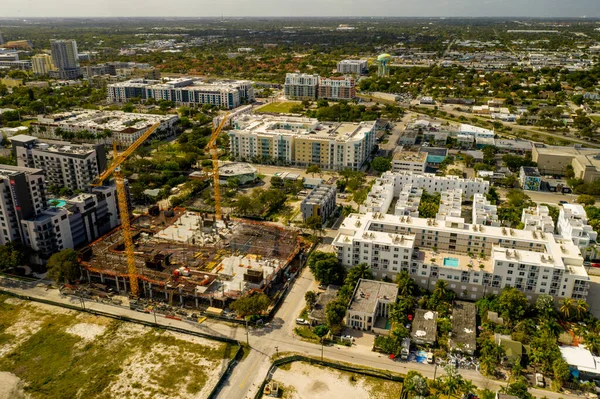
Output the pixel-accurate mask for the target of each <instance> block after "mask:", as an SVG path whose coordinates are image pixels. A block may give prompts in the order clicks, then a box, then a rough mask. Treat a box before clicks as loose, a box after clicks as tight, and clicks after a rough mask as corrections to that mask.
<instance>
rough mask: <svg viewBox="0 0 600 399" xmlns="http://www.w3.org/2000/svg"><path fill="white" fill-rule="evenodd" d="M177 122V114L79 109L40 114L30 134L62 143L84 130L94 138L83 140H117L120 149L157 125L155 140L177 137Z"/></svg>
mask: <svg viewBox="0 0 600 399" xmlns="http://www.w3.org/2000/svg"><path fill="white" fill-rule="evenodd" d="M178 121H179V116H178V115H155V114H138V113H127V112H123V111H100V110H77V111H69V112H63V113H59V114H53V115H40V116H38V120H37V122H34V123H32V124H31V125H30V126H31V128H32V133H31V134H33V135H34V136H36V137H40V138H43V139H50V140H61V139H63V136H64V135H65V134H70V135H73V136H74V137H77V134H78V133H80V132H82V131H84V132H88V133H91V134H92V138H89V137H81V138H80V140H82V141H86V142H90V143H104V144H112V143H113V141H117V143H118V144H119V145H121V146H129V145H131V144H133V142H134V141H135V140H137V139H138V138H140V136H141V135H142V134H144V133H145V132H146V130H148V129H149V128H150V127H152V125H154V124H155V123H159V124H160V126H159V127H158V129H157V130H156V132H155V133H154V134H153V136H152V137H155V138H158V139H161V138H166V137H170V136H172V135H174V134H175V124H176V123H177V122H178ZM59 132H60V134H59Z"/></svg>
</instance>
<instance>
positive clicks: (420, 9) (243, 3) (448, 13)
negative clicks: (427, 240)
mask: <svg viewBox="0 0 600 399" xmlns="http://www.w3.org/2000/svg"><path fill="white" fill-rule="evenodd" d="M1 9H2V17H4V18H14V17H17V18H28V17H163V16H164V17H211V16H214V17H220V16H221V15H224V16H226V17H261V16H262V17H294V16H297V17H302V16H306V17H308V16H323V17H326V16H330V17H335V16H340V17H344V16H349V17H360V16H388V17H394V16H396V17H412V16H414V17H503V16H505V17H582V16H586V17H589V18H597V17H600V4H599V0H569V1H565V0H503V1H492V0H425V1H414V0H367V1H365V0H361V1H356V0H303V1H297V0H295V1H292V0H218V1H215V0H169V1H164V0H99V1H94V2H83V1H81V0H3V1H2V7H1Z"/></svg>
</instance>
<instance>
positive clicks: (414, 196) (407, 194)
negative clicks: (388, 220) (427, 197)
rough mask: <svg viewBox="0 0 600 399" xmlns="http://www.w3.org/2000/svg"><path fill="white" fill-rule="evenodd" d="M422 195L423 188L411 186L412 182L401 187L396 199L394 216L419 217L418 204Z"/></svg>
mask: <svg viewBox="0 0 600 399" xmlns="http://www.w3.org/2000/svg"><path fill="white" fill-rule="evenodd" d="M422 195H423V190H422V189H420V188H417V187H413V185H412V184H407V185H406V186H404V187H402V191H400V194H399V195H398V200H397V201H396V209H395V210H394V214H395V215H396V216H410V217H414V218H416V217H419V204H420V203H421V196H422Z"/></svg>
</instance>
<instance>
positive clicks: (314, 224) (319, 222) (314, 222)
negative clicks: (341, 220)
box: [304, 215, 323, 236]
mask: <svg viewBox="0 0 600 399" xmlns="http://www.w3.org/2000/svg"><path fill="white" fill-rule="evenodd" d="M304 227H306V228H307V229H311V230H312V232H313V235H314V236H316V235H320V234H321V233H323V219H321V216H319V215H313V216H310V217H308V218H306V220H305V221H304Z"/></svg>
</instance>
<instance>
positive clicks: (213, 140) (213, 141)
mask: <svg viewBox="0 0 600 399" xmlns="http://www.w3.org/2000/svg"><path fill="white" fill-rule="evenodd" d="M228 117H229V113H227V114H225V116H224V117H223V119H221V122H219V125H218V126H217V127H216V128H214V129H213V132H212V135H211V136H210V140H209V141H208V144H207V146H206V147H207V148H208V149H209V150H210V155H211V156H212V164H213V189H214V196H215V217H216V219H217V220H218V219H222V217H223V215H222V212H221V183H220V182H219V149H218V148H217V138H219V134H220V133H221V130H223V127H225V124H226V123H227V119H228Z"/></svg>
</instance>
